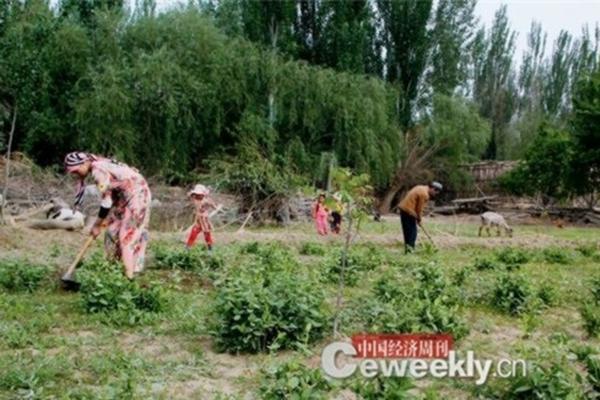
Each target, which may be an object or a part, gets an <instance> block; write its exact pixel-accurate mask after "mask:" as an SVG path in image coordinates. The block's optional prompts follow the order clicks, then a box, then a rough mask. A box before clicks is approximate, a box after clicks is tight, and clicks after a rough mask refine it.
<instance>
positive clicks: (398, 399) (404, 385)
mask: <svg viewBox="0 0 600 400" xmlns="http://www.w3.org/2000/svg"><path fill="white" fill-rule="evenodd" d="M351 387H352V391H353V392H354V393H356V394H357V395H358V396H359V398H360V399H363V400H380V399H390V400H410V399H414V398H415V396H414V395H412V394H411V393H410V391H411V389H414V387H415V385H414V384H413V382H412V381H411V380H410V378H407V377H388V378H386V377H381V376H379V375H377V376H376V377H375V378H373V379H356V380H354V381H353V383H352V385H351Z"/></svg>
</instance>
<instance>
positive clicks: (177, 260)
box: [154, 246, 205, 271]
mask: <svg viewBox="0 0 600 400" xmlns="http://www.w3.org/2000/svg"><path fill="white" fill-rule="evenodd" d="M203 253H205V251H204V250H203V249H202V248H201V247H198V246H196V247H193V248H191V249H187V248H185V247H183V246H177V247H167V246H158V247H157V248H156V249H155V250H154V259H155V263H156V267H157V268H160V269H182V270H186V271H197V270H200V269H202V268H203V267H204V263H203Z"/></svg>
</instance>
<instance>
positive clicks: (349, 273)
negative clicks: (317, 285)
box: [324, 251, 366, 286]
mask: <svg viewBox="0 0 600 400" xmlns="http://www.w3.org/2000/svg"><path fill="white" fill-rule="evenodd" d="M342 257H343V255H342V252H341V251H338V252H335V253H334V254H332V255H331V256H330V257H329V258H328V259H327V260H325V265H324V277H325V280H326V281H327V282H329V283H337V282H339V279H340V273H341V271H342V264H343V258H342ZM365 269H366V265H365V264H361V263H360V259H359V258H358V257H355V256H353V254H352V252H350V254H348V256H347V257H346V266H345V268H344V283H345V284H346V285H348V286H356V285H357V284H358V280H359V278H360V274H361V272H363V271H364V270H365Z"/></svg>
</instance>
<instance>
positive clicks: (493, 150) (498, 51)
mask: <svg viewBox="0 0 600 400" xmlns="http://www.w3.org/2000/svg"><path fill="white" fill-rule="evenodd" d="M515 38H516V34H515V32H514V31H513V30H512V29H511V28H510V23H509V21H508V15H507V11H506V6H502V7H500V8H499V9H498V11H497V12H496V15H495V18H494V24H493V25H492V28H491V30H490V31H489V33H488V34H486V33H485V31H483V30H480V31H479V32H478V33H477V36H476V38H475V43H474V46H473V58H474V62H473V63H474V65H473V68H474V83H473V91H474V92H473V97H474V99H475V101H476V102H477V104H479V107H480V112H481V115H483V116H484V117H485V118H487V119H489V120H490V122H491V125H492V137H491V140H490V142H489V146H488V150H487V154H486V155H487V156H488V157H489V158H492V159H493V158H497V157H498V156H500V157H502V156H503V154H502V150H503V145H504V144H505V139H506V130H507V125H508V123H509V122H510V120H511V118H512V116H513V113H514V110H515V105H516V86H515V82H514V71H513V67H512V60H513V54H514V51H515Z"/></svg>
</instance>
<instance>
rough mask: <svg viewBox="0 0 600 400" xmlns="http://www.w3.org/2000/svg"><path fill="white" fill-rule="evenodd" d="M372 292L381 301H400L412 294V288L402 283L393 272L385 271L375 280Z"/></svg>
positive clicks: (407, 298) (405, 299)
mask: <svg viewBox="0 0 600 400" xmlns="http://www.w3.org/2000/svg"><path fill="white" fill-rule="evenodd" d="M373 292H374V294H375V297H377V299H379V300H381V301H383V302H401V301H407V300H409V299H410V298H411V297H412V296H413V294H414V288H412V287H408V286H407V285H405V284H402V282H400V281H399V279H398V277H397V276H396V274H395V273H393V272H387V273H385V274H383V275H382V276H381V277H379V278H378V279H377V280H376V281H375V283H374V284H373Z"/></svg>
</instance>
